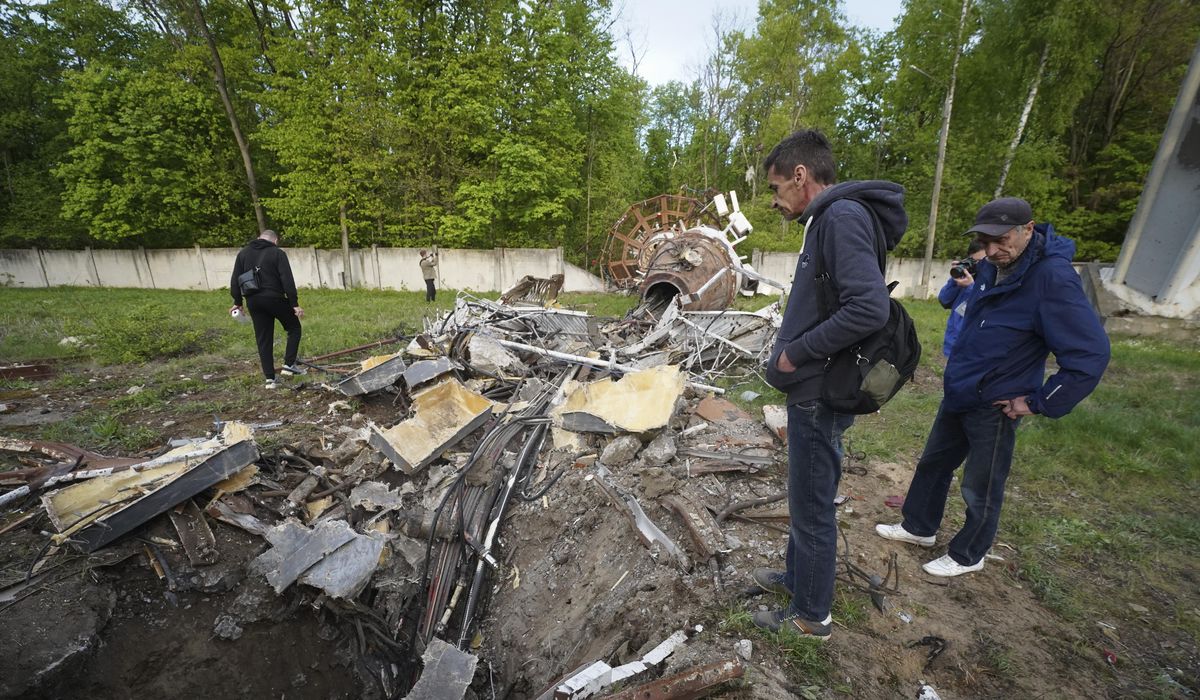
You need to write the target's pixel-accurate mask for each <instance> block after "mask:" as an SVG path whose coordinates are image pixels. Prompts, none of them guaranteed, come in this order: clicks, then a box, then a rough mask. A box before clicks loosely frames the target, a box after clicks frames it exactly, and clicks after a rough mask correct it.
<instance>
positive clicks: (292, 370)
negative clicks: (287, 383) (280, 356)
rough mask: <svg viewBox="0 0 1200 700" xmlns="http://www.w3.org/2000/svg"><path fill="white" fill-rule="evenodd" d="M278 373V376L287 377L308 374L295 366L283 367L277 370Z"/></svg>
mask: <svg viewBox="0 0 1200 700" xmlns="http://www.w3.org/2000/svg"><path fill="white" fill-rule="evenodd" d="M279 372H280V374H283V375H285V376H289V377H290V376H292V375H297V374H308V370H306V369H304V368H303V367H297V366H296V365H284V366H283V367H281V368H279Z"/></svg>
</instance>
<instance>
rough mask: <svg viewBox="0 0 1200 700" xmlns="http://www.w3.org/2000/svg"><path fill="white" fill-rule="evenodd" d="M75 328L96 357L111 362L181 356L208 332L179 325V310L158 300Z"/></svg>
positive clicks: (137, 305) (197, 344)
mask: <svg viewBox="0 0 1200 700" xmlns="http://www.w3.org/2000/svg"><path fill="white" fill-rule="evenodd" d="M72 330H73V333H74V334H76V335H80V336H83V337H85V338H86V340H87V342H89V343H91V344H92V345H93V346H94V347H93V348H92V354H93V355H94V356H95V357H96V358H97V359H99V360H101V361H103V362H107V363H110V364H121V363H127V362H145V361H146V360H153V359H159V358H164V357H175V356H178V355H182V354H184V353H187V352H190V351H193V350H195V349H197V348H198V347H199V345H200V341H201V339H202V338H203V337H204V334H205V333H204V330H203V329H197V328H188V327H186V326H185V325H183V324H180V323H179V320H178V319H177V318H176V313H175V312H174V311H173V310H172V309H171V308H170V307H168V306H167V305H166V304H163V303H161V302H157V301H147V302H142V303H140V304H136V305H132V306H129V307H126V308H125V309H123V311H122V313H117V314H113V315H111V316H103V317H99V318H96V319H95V320H94V325H92V326H91V327H90V328H82V327H80V328H74V329H72Z"/></svg>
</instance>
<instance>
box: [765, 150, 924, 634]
mask: <svg viewBox="0 0 1200 700" xmlns="http://www.w3.org/2000/svg"><path fill="white" fill-rule="evenodd" d="M764 167H765V168H766V171H767V182H768V184H769V185H770V187H771V191H772V192H773V193H774V195H775V196H774V202H773V205H774V207H775V208H776V209H778V210H779V211H780V213H781V214H783V217H784V218H785V219H787V220H789V221H800V222H803V224H804V230H805V234H804V249H803V250H802V251H800V258H799V260H798V261H797V263H796V272H795V275H794V276H793V279H792V289H791V292H790V294H789V295H788V301H787V309H786V310H785V311H784V313H783V323H782V325H781V326H780V329H779V337H778V339H777V340H776V343H775V347H774V349H773V351H772V353H771V357H770V360H769V361H768V362H767V371H766V379H767V382H769V383H770V384H771V386H773V387H775V388H776V389H779V390H780V391H782V392H784V393H786V394H787V403H788V407H787V412H788V430H787V434H788V512H789V515H790V517H791V530H790V532H789V537H788V545H787V568H786V569H784V570H779V569H767V568H762V569H756V570H754V572H752V576H753V578H754V582H755V583H756V584H758V586H759V587H761V588H762V589H764V590H768V591H774V592H777V593H782V594H784V595H787V596H789V597H790V599H791V602H790V603H789V605H788V606H787V607H786V608H784V609H782V610H770V611H764V612H760V613H758V614H756V615H755V616H754V623H755V624H756V625H758V626H759V627H763V628H766V629H770V630H778V629H780V628H783V629H789V630H791V631H792V632H794V633H797V634H800V635H803V636H807V637H812V638H816V639H826V638H828V637H829V633H830V630H831V623H832V618H831V617H830V614H829V611H830V607H831V606H832V603H833V584H834V578H835V575H836V573H837V571H836V566H837V512H836V506H835V505H834V499H835V498H836V497H837V487H838V481H839V479H840V478H841V474H842V466H841V465H842V454H841V451H842V447H841V439H842V433H843V432H844V431H845V430H846V429H847V428H849V427H850V425H851V424H852V423H853V422H854V416H852V415H846V414H841V413H835V412H834V411H833V410H831V409H830V408H829V407H828V406H827V405H825V403H824V402H822V401H821V399H820V395H821V382H822V379H823V378H824V373H825V366H826V364H827V363H828V358H830V357H831V356H833V355H834V354H836V353H837V352H838V351H839V350H842V349H844V348H847V347H849V346H850V345H852V344H853V343H855V342H857V341H859V340H861V339H862V338H864V337H866V336H868V335H870V334H871V333H873V332H874V331H876V330H878V329H880V328H882V327H883V325H884V324H885V323H887V319H888V312H889V302H888V289H887V286H886V285H885V284H884V281H883V271H882V270H881V269H880V260H882V259H883V256H884V255H885V254H886V251H885V249H886V250H891V249H892V248H895V247H896V243H897V242H899V240H900V237H901V236H903V235H904V231H905V229H906V228H907V227H908V217H907V216H906V215H905V213H904V188H903V187H901V186H900V185H897V184H896V183H894V182H883V181H879V180H874V181H866V182H853V181H852V182H842V183H839V182H838V181H837V169H836V167H835V164H834V158H833V151H832V149H831V147H830V145H829V142H828V141H827V140H826V139H825V137H824V136H822V135H821V134H820V133H819V132H816V131H807V130H806V131H798V132H796V133H794V134H792V135H791V136H789V137H788V138H786V139H784V140H783V141H781V142H780V143H779V145H777V146H776V147H775V148H774V149H773V150H772V151H771V153H770V155H768V156H767V158H766V161H765V162H764ZM818 257H819V258H820V259H821V261H822V262H823V267H824V269H825V270H826V274H828V275H829V276H830V278H831V281H832V282H833V286H834V287H835V288H836V289H837V293H838V299H837V308H836V309H835V310H834V311H833V313H832V314H830V315H829V316H828V317H826V315H825V313H823V311H822V309H821V306H820V304H819V303H818V301H817V297H818V293H819V283H818V281H817V279H816V268H817V267H818V266H817V259H818Z"/></svg>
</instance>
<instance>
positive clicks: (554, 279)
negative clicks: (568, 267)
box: [500, 274, 564, 306]
mask: <svg viewBox="0 0 1200 700" xmlns="http://www.w3.org/2000/svg"><path fill="white" fill-rule="evenodd" d="M563 280H564V277H563V276H562V275H561V274H558V275H551V276H550V277H549V278H542V277H534V276H533V275H525V276H524V277H522V278H521V279H520V281H518V282H517V283H516V284H514V285H513V286H512V287H509V288H508V290H507V291H505V292H504V293H503V294H501V295H500V303H502V304H510V305H512V304H518V303H526V304H537V305H538V306H546V305H548V304H553V303H554V302H555V301H557V300H558V293H559V292H561V291H562V287H563Z"/></svg>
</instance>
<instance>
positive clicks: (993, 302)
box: [943, 224, 1110, 418]
mask: <svg viewBox="0 0 1200 700" xmlns="http://www.w3.org/2000/svg"><path fill="white" fill-rule="evenodd" d="M1074 255H1075V243H1074V242H1072V241H1071V240H1070V239H1069V238H1062V237H1060V236H1056V235H1055V234H1054V228H1053V227H1052V226H1050V225H1049V224H1040V225H1038V226H1036V227H1035V229H1034V233H1033V238H1032V239H1030V241H1029V247H1028V248H1027V249H1026V251H1025V254H1024V255H1023V256H1022V257H1021V259H1020V260H1019V261H1018V262H1017V269H1016V270H1014V271H1013V273H1012V274H1011V275H1010V276H1008V277H1006V278H1005V279H1004V281H1003V282H1001V283H1000V284H999V285H996V284H994V282H995V279H996V266H995V265H993V264H992V263H990V262H988V261H987V260H982V261H980V263H979V269H978V274H976V276H975V285H974V288H975V296H974V297H973V298H972V299H971V303H970V304H968V305H967V315H966V318H965V319H964V320H963V328H962V332H961V333H960V334H959V337H958V340H957V341H956V342H955V344H954V352H953V354H951V355H950V361H949V362H948V363H947V364H946V373H945V375H944V377H943V379H944V385H945V398H944V399H943V407H944V408H945V409H946V410H947V411H954V412H960V411H966V410H968V409H971V408H977V407H980V406H988V405H991V404H992V402H994V401H998V400H1001V399H1013V398H1017V397H1020V396H1027V397H1029V398H1028V402H1029V409H1030V410H1031V411H1033V412H1034V413H1040V414H1043V415H1046V416H1049V417H1051V418H1059V417H1061V416H1065V415H1066V414H1068V413H1070V411H1071V409H1073V408H1075V405H1076V404H1078V403H1079V402H1080V401H1082V400H1083V399H1084V397H1086V396H1087V395H1088V394H1090V393H1092V390H1093V389H1095V388H1096V385H1097V384H1099V383H1100V377H1101V376H1102V375H1103V374H1104V369H1105V367H1107V366H1108V359H1109V353H1110V350H1109V343H1108V336H1107V335H1106V334H1105V333H1104V327H1103V326H1102V325H1101V323H1100V318H1099V317H1098V316H1097V315H1096V312H1095V310H1094V309H1092V305H1091V303H1089V302H1088V300H1087V297H1086V296H1085V295H1084V293H1083V285H1082V283H1081V282H1080V281H1079V275H1078V274H1076V272H1075V270H1074V269H1073V268H1072V267H1071V258H1072V257H1073V256H1074ZM1049 353H1054V358H1055V360H1056V361H1057V362H1058V367H1059V370H1058V372H1056V373H1055V374H1054V375H1053V376H1051V377H1050V378H1049V379H1046V380H1044V381H1043V378H1044V377H1045V374H1046V357H1047V355H1048V354H1049Z"/></svg>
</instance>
